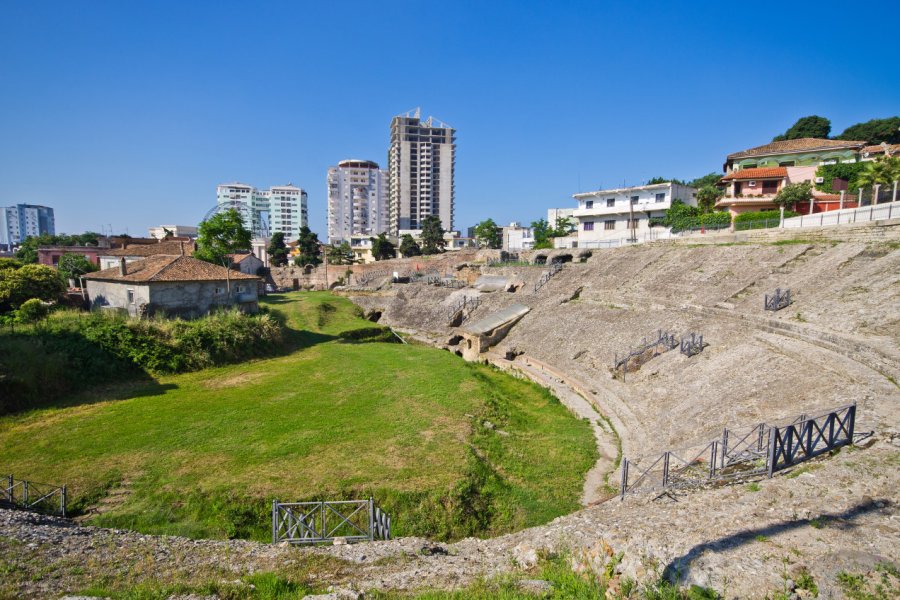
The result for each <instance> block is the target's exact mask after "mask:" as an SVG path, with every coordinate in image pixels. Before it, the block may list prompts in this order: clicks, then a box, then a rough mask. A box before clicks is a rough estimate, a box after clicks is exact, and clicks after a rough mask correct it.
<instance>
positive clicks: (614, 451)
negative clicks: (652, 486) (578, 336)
mask: <svg viewBox="0 0 900 600" xmlns="http://www.w3.org/2000/svg"><path fill="white" fill-rule="evenodd" d="M491 362H493V363H494V364H495V365H497V366H499V367H501V368H504V369H515V370H516V371H518V372H520V373H522V374H523V375H525V376H526V377H528V378H529V379H531V380H532V381H534V382H535V383H537V384H538V385H542V386H544V387H545V388H547V389H549V390H550V391H552V392H553V395H554V396H556V397H557V398H559V401H560V402H562V403H563V405H564V406H565V407H566V408H568V409H569V410H570V411H571V412H572V413H573V414H574V415H575V416H577V417H578V418H580V419H587V420H588V421H590V423H591V429H592V430H593V431H594V439H595V440H596V443H597V455H598V456H597V462H596V463H595V464H594V466H593V467H591V470H590V471H588V472H587V475H585V480H584V490H583V492H582V494H581V505H582V506H589V505H591V504H594V503H595V502H599V501H601V500H605V499H607V498H609V497H610V495H611V493H612V492H610V490H609V489H608V488H607V487H606V484H607V478H608V477H609V475H610V474H611V473H612V472H613V470H614V469H615V466H616V458H617V456H618V452H619V449H618V444H617V441H616V433H615V431H613V429H612V427H611V426H610V425H609V424H608V423H607V422H606V421H605V420H604V419H603V418H602V417H601V415H600V413H598V412H597V409H595V408H594V405H593V404H591V403H590V402H589V401H588V400H586V399H585V398H584V397H582V396H581V394H579V393H578V392H576V391H575V390H573V389H572V388H570V387H569V386H568V385H566V384H565V382H562V381H560V380H559V379H557V378H555V377H553V376H552V375H550V374H548V373H545V372H544V371H541V370H540V369H537V368H535V367H533V366H532V365H530V364H526V363H523V362H511V361H508V360H505V359H502V358H500V357H499V356H492V357H491Z"/></svg>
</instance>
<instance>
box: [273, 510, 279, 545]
mask: <svg viewBox="0 0 900 600" xmlns="http://www.w3.org/2000/svg"><path fill="white" fill-rule="evenodd" d="M272 543H273V544H277V543H278V500H272Z"/></svg>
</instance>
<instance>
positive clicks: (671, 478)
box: [620, 404, 856, 499]
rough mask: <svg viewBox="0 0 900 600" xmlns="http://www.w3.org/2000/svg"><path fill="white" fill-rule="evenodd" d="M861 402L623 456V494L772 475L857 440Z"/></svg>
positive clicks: (621, 491)
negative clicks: (701, 442)
mask: <svg viewBox="0 0 900 600" xmlns="http://www.w3.org/2000/svg"><path fill="white" fill-rule="evenodd" d="M855 422H856V405H855V404H850V405H847V406H841V407H838V408H835V409H832V410H829V411H828V412H826V413H822V414H819V415H817V416H813V417H809V416H807V415H801V416H800V417H798V418H796V419H794V420H793V421H791V422H790V423H788V424H787V425H782V426H778V425H768V424H766V423H759V424H758V425H754V426H753V427H750V428H747V429H740V430H731V429H727V428H726V429H724V430H723V431H722V437H721V438H719V439H716V440H712V441H710V442H708V443H706V444H705V445H701V446H693V447H689V448H682V449H680V450H667V451H665V452H663V453H662V454H659V455H654V456H650V457H643V458H637V459H628V458H624V459H623V460H622V474H621V489H620V495H621V497H622V498H623V499H624V498H625V495H626V494H635V493H638V492H660V491H665V490H678V489H688V488H695V487H698V486H702V485H707V484H711V483H727V482H728V481H733V480H735V479H743V478H747V477H756V476H762V475H766V476H768V477H772V476H773V475H774V474H775V473H776V472H778V471H781V470H783V469H786V468H788V467H792V466H794V465H797V464H799V463H801V462H804V461H806V460H809V459H810V458H813V457H816V456H819V455H820V454H824V453H825V452H829V451H831V450H834V449H835V448H840V447H841V446H845V445H847V444H850V443H852V442H853V433H854V426H855Z"/></svg>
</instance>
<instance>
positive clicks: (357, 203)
mask: <svg viewBox="0 0 900 600" xmlns="http://www.w3.org/2000/svg"><path fill="white" fill-rule="evenodd" d="M387 208H388V172H387V171H386V170H384V169H380V168H378V164H377V163H374V162H372V161H371V160H342V161H341V162H339V163H338V165H337V166H336V167H331V168H329V169H328V243H329V244H337V243H341V242H349V241H350V238H351V237H352V236H376V235H378V234H379V233H386V232H387V231H388V210H387Z"/></svg>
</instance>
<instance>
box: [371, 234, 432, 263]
mask: <svg viewBox="0 0 900 600" xmlns="http://www.w3.org/2000/svg"><path fill="white" fill-rule="evenodd" d="M372 251H373V252H374V249H373V250H372ZM400 254H402V255H403V256H404V257H406V256H421V254H422V248H420V247H419V244H417V243H416V240H415V239H414V238H413V236H411V235H410V234H408V233H405V234H403V237H402V238H400Z"/></svg>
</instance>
